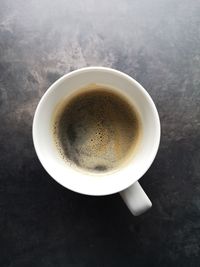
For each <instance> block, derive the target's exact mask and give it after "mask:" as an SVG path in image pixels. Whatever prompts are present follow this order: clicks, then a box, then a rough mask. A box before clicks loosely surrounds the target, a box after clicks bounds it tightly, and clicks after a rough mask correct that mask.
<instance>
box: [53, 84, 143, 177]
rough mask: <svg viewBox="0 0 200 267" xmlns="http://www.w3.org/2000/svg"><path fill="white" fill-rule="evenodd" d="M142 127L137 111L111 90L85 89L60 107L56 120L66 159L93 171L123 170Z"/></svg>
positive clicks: (57, 139) (57, 140)
mask: <svg viewBox="0 0 200 267" xmlns="http://www.w3.org/2000/svg"><path fill="white" fill-rule="evenodd" d="M140 128H141V127H140V122H139V118H138V115H137V112H136V110H135V108H134V107H133V106H132V105H131V104H129V102H128V101H127V99H126V98H125V97H124V96H123V95H121V94H119V93H115V92H113V91H112V90H110V89H108V88H95V87H94V88H90V89H87V88H86V89H85V88H83V89H81V90H80V91H79V92H78V93H76V94H74V95H73V96H72V97H71V98H69V99H68V100H67V101H65V102H64V103H61V104H60V105H59V106H58V108H57V110H56V112H55V116H54V120H53V134H54V140H55V143H56V146H57V148H58V151H59V153H60V155H61V156H62V158H63V159H64V160H66V161H68V162H70V163H71V164H75V165H76V166H77V167H79V168H82V169H85V170H87V171H92V172H105V171H111V170H113V169H117V168H119V167H120V166H121V164H123V163H124V162H125V161H126V160H127V158H128V157H130V156H131V155H132V153H133V151H134V150H135V148H136V146H137V143H138V142H139V136H140V132H141V129H140Z"/></svg>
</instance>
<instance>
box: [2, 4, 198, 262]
mask: <svg viewBox="0 0 200 267" xmlns="http://www.w3.org/2000/svg"><path fill="white" fill-rule="evenodd" d="M91 65H99V66H108V67H113V68H116V69H118V70H121V71H124V72H125V73H127V74H129V75H131V76H132V77H133V78H135V79H137V80H138V81H139V82H140V83H141V84H142V85H143V86H144V87H145V88H146V89H147V90H148V92H149V93H150V94H151V96H152V97H153V99H154V100H155V103H156V105H157V107H158V110H159V114H160V118H161V124H162V140H161V146H160V150H159V153H158V156H157V158H156V160H155V162H154V164H153V166H152V167H151V169H150V170H149V171H148V173H147V174H146V175H145V176H144V177H143V179H141V183H142V185H143V187H144V189H145V190H146V192H147V193H148V195H149V197H150V198H151V200H152V202H153V208H152V209H151V210H150V211H149V212H148V213H146V214H144V215H142V216H140V217H133V216H132V215H131V214H130V213H129V211H128V210H127V209H126V207H125V205H124V203H123V202H122V200H121V199H120V197H119V196H118V195H112V196H107V197H99V198H97V197H87V196H83V195H79V194H75V193H73V192H71V191H69V190H67V189H64V188H63V187H61V186H60V185H59V184H57V183H56V182H55V181H54V180H53V179H51V178H50V177H49V176H48V175H47V173H46V172H45V171H44V169H43V168H42V166H41V165H40V163H39V161H38V159H37V157H36V154H35V151H34V148H33V144H32V137H31V125H32V119H33V114H34V111H35V108H36V105H37V103H38V101H39V99H40V97H41V96H42V95H43V93H44V92H45V91H46V90H47V88H48V86H49V85H50V84H51V83H52V82H53V81H55V80H56V79H57V78H58V77H60V76H61V75H63V74H65V73H68V72H69V71H71V70H74V69H77V68H80V67H83V66H91ZM0 122H1V124H0V266H1V267H18V266H19V267H23V266H28V267H32V266H42V267H53V266H58V267H64V266H69V267H71V266H73V267H74V266H76V267H77V266H78V267H79V266H80V267H86V266H97V267H107V266H108V267H110V266H111V267H112V266H114V267H115V266H123V267H124V266H125V267H129V266H130V267H132V266H161V267H162V266H187V267H188V266H193V267H194V266H200V1H199V0H190V1H189V0H151V1H149V0H123V1H119V0H118V1H117V0H110V1H106V0H101V1H97V0H85V1H81V0H73V1H72V0H57V1H50V0H45V1H42V0H29V1H27V0H15V1H14V0H0Z"/></svg>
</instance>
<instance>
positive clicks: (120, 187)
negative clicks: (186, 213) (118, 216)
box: [32, 66, 161, 195]
mask: <svg viewBox="0 0 200 267" xmlns="http://www.w3.org/2000/svg"><path fill="white" fill-rule="evenodd" d="M88 71H106V72H107V73H111V74H116V75H118V76H120V78H122V79H126V80H128V81H129V82H131V83H132V84H133V85H134V86H136V87H137V89H139V90H140V91H142V93H143V94H144V95H145V97H146V98H147V100H148V101H149V103H150V104H151V108H152V110H153V113H154V116H155V118H156V124H157V128H156V131H157V139H156V141H155V144H154V151H153V153H151V159H150V160H149V161H148V164H146V166H145V168H143V170H142V171H141V173H140V176H139V177H138V178H137V179H135V180H134V179H133V181H132V182H129V183H120V184H119V185H118V186H117V187H115V189H114V190H109V191H108V190H107V191H106V190H105V191H104V192H103V191H102V192H98V193H97V192H95V193H93V192H91V190H82V189H80V188H78V187H76V188H74V187H72V186H70V185H69V186H66V185H64V184H63V183H62V182H61V181H60V179H59V178H58V177H55V175H52V173H50V171H49V169H48V168H47V166H46V165H47V164H45V162H44V159H43V158H42V156H41V154H40V151H39V148H38V146H37V144H36V143H37V142H36V133H35V124H36V119H37V116H38V113H39V112H38V111H39V110H40V108H41V106H42V104H43V101H44V99H45V98H47V97H48V95H49V94H50V93H51V91H52V90H55V89H56V88H57V87H58V86H59V85H60V84H61V83H63V82H65V80H67V79H68V78H70V77H73V76H76V75H78V74H80V73H84V72H88ZM32 137H33V144H34V147H35V151H36V154H37V156H38V158H39V160H40V162H41V164H42V166H43V167H44V169H45V170H46V171H47V172H48V173H49V175H50V176H51V177H52V178H54V180H56V181H57V182H58V183H60V184H61V185H63V186H64V187H65V188H68V189H70V190H72V191H75V192H78V193H82V194H86V195H109V194H114V193H117V192H120V191H122V190H124V189H126V188H128V187H129V186H131V185H132V184H133V183H134V182H136V181H138V180H139V179H140V178H141V177H142V176H143V175H144V174H145V173H146V172H147V171H148V169H149V168H150V166H151V165H152V163H153V161H154V159H155V157H156V154H157V151H158V148H159V144H160V137H161V125H160V119H159V115H158V111H157V109H156V106H155V103H154V101H153V100H152V98H151V96H150V95H149V93H148V92H147V91H146V90H145V89H144V87H143V86H142V85H141V84H140V83H139V82H137V81H136V80H135V79H133V78H132V77H131V76H129V75H128V74H125V73H123V72H121V71H119V70H116V69H113V68H108V67H99V66H97V67H96V66H93V67H84V68H80V69H77V70H74V71H72V72H69V73H67V74H65V75H63V76H61V77H60V78H59V79H58V80H56V81H55V82H54V83H53V84H52V85H50V87H49V88H48V89H47V90H46V92H45V93H44V94H43V96H42V97H41V99H40V101H39V103H38V105H37V108H36V111H35V114H34V118H33V126H32ZM104 175H107V174H106V173H105V174H104Z"/></svg>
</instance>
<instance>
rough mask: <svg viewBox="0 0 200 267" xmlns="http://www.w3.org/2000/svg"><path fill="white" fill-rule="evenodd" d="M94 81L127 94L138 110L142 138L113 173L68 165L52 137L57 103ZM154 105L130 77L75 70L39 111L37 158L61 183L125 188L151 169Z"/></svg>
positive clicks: (95, 189)
mask: <svg viewBox="0 0 200 267" xmlns="http://www.w3.org/2000/svg"><path fill="white" fill-rule="evenodd" d="M91 83H96V84H101V85H105V86H109V87H111V88H115V91H118V92H119V93H121V94H124V95H125V96H126V97H128V99H129V101H130V102H132V104H133V105H134V107H135V108H136V109H137V111H138V113H139V115H140V119H141V124H142V138H141V141H140V144H139V147H138V148H137V153H136V154H133V157H132V158H131V159H130V160H129V161H128V162H129V164H127V165H125V166H124V167H122V168H121V169H119V170H117V171H115V172H114V173H110V174H107V173H106V174H102V175H99V174H95V173H92V174H88V173H85V172H84V171H83V172H80V171H78V170H76V169H74V168H72V167H70V166H68V165H67V164H66V163H65V162H64V161H63V160H62V158H61V157H60V155H59V153H58V151H57V150H56V147H55V144H54V142H53V136H52V129H51V127H52V113H53V112H54V110H55V107H56V106H57V104H58V103H59V102H60V101H61V100H63V98H66V97H68V96H69V95H71V94H72V93H74V92H75V91H76V90H78V89H80V88H82V87H85V86H87V85H89V84H91ZM157 116H158V115H157V111H156V109H155V106H154V104H153V102H152V100H151V98H150V97H149V95H148V94H147V93H146V91H145V90H144V89H143V88H142V87H141V86H140V85H139V84H138V83H137V82H135V81H134V80H133V79H131V78H130V77H129V76H127V75H124V74H122V73H121V72H117V71H113V70H110V69H104V68H96V69H95V68H92V69H91V68H86V69H83V70H78V71H75V72H72V73H70V74H68V75H66V76H64V77H62V78H61V79H59V80H58V81H57V82H55V83H54V84H53V85H52V86H51V87H50V88H49V89H48V91H47V92H46V93H45V95H44V96H43V98H42V99H41V101H40V103H39V105H38V108H37V110H36V114H35V118H34V125H33V138H34V145H35V148H36V152H37V154H38V157H39V159H40V161H41V163H42V164H43V166H44V168H45V169H46V170H47V172H48V173H49V174H50V175H51V176H52V177H53V178H54V179H55V180H56V181H58V182H59V183H60V184H62V185H64V186H65V187H67V188H69V189H72V190H73V191H77V192H80V193H84V194H89V195H106V194H111V193H115V192H118V191H121V190H123V189H125V188H126V187H128V186H130V185H131V184H132V183H134V182H135V181H137V180H138V179H139V178H140V177H141V176H142V175H143V174H144V173H145V172H146V170H147V169H148V168H149V166H150V165H151V163H152V161H153V159H154V156H155V154H156V151H157V147H158V142H159V124H158V120H159V119H158V117H157Z"/></svg>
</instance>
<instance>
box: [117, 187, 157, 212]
mask: <svg viewBox="0 0 200 267" xmlns="http://www.w3.org/2000/svg"><path fill="white" fill-rule="evenodd" d="M120 195H121V197H122V199H123V200H124V202H125V203H126V205H127V207H128V208H129V210H130V211H131V213H132V214H133V215H135V216H138V215H140V214H142V213H144V212H146V211H147V210H148V209H150V208H151V206H152V203H151V201H150V199H149V198H148V196H147V195H146V193H145V192H144V190H143V189H142V187H141V185H140V184H139V182H135V183H134V184H133V185H131V186H130V187H128V188H127V189H125V190H123V191H121V192H120Z"/></svg>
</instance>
